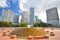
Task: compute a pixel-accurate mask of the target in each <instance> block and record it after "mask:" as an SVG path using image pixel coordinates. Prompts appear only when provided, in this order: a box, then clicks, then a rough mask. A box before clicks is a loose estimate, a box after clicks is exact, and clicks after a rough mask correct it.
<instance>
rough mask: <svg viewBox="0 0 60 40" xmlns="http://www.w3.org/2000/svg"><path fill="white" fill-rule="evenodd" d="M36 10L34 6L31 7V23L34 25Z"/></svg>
mask: <svg viewBox="0 0 60 40" xmlns="http://www.w3.org/2000/svg"><path fill="white" fill-rule="evenodd" d="M34 11H35V10H34V7H31V8H30V12H29V25H34V21H35V19H34V18H35V17H34Z"/></svg>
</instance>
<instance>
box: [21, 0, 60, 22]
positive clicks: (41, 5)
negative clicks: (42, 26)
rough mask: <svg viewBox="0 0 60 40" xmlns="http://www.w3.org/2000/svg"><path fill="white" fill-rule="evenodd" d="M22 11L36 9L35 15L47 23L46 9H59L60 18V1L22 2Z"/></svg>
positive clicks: (39, 0) (37, 0) (32, 0)
mask: <svg viewBox="0 0 60 40" xmlns="http://www.w3.org/2000/svg"><path fill="white" fill-rule="evenodd" d="M20 1H21V5H22V6H21V7H22V11H24V10H29V8H30V7H35V15H38V16H39V19H42V21H44V22H46V12H45V11H46V9H48V8H51V7H57V8H58V10H59V12H58V13H59V18H60V0H20Z"/></svg>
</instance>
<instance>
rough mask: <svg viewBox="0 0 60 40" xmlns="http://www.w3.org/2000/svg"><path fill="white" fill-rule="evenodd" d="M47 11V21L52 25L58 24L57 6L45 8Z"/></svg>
mask: <svg viewBox="0 0 60 40" xmlns="http://www.w3.org/2000/svg"><path fill="white" fill-rule="evenodd" d="M46 13H47V23H48V24H52V25H53V26H59V16H58V11H57V8H56V7H54V8H50V9H48V10H46Z"/></svg>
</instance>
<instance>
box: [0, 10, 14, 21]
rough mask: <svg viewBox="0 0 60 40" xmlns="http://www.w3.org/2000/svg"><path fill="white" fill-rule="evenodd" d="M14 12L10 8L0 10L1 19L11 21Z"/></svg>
mask: <svg viewBox="0 0 60 40" xmlns="http://www.w3.org/2000/svg"><path fill="white" fill-rule="evenodd" d="M13 18H14V14H13V12H12V10H2V18H1V21H4V22H13Z"/></svg>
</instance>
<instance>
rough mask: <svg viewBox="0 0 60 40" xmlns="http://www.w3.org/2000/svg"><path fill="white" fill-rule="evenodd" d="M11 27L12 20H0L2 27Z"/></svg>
mask: <svg viewBox="0 0 60 40" xmlns="http://www.w3.org/2000/svg"><path fill="white" fill-rule="evenodd" d="M7 26H8V27H10V26H12V22H0V27H7Z"/></svg>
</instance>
